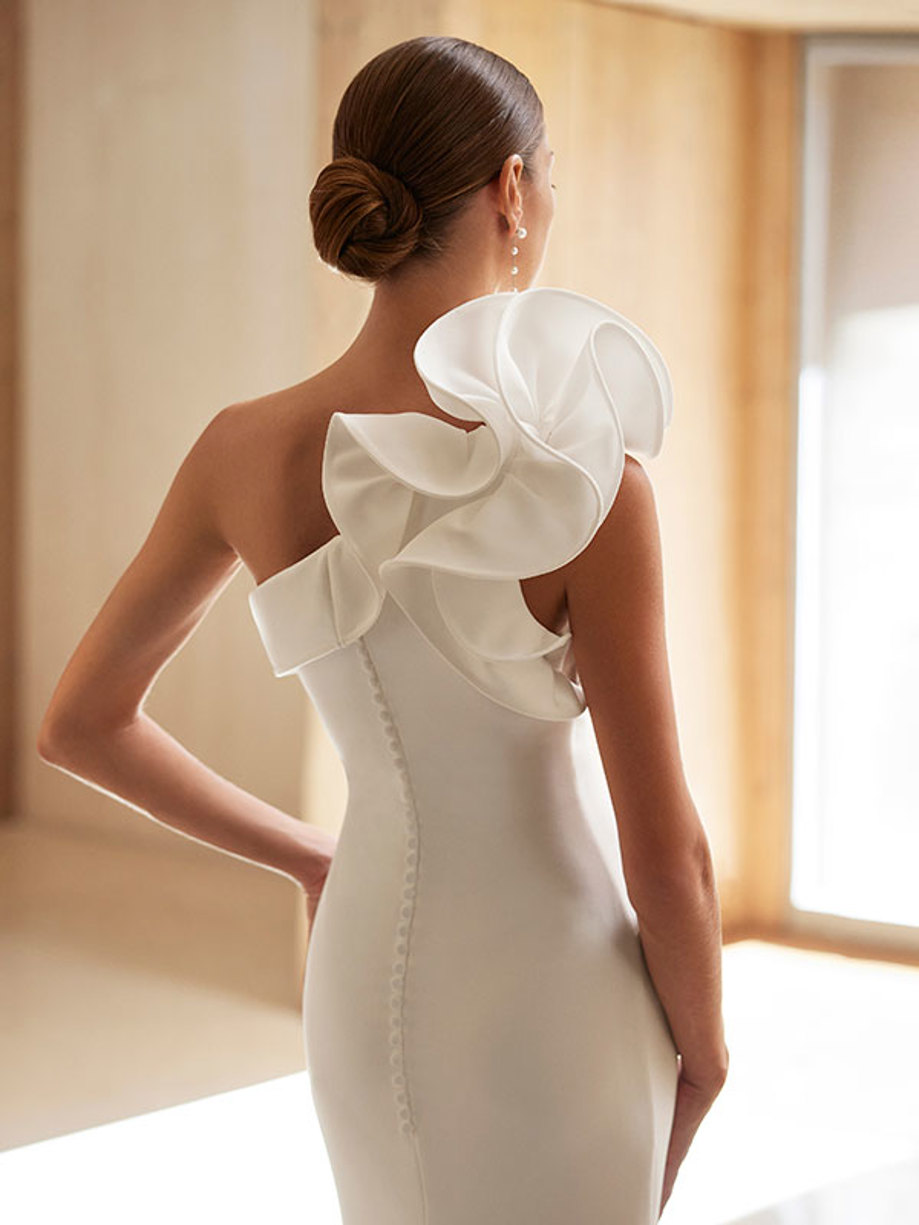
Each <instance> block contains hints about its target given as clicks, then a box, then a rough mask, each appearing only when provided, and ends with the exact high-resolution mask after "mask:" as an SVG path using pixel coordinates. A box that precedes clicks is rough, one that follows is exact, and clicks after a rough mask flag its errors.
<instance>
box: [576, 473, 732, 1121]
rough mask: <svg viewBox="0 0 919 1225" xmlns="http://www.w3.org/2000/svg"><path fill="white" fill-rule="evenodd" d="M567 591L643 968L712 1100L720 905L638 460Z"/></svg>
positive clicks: (720, 1036) (717, 1074)
mask: <svg viewBox="0 0 919 1225" xmlns="http://www.w3.org/2000/svg"><path fill="white" fill-rule="evenodd" d="M565 591H566V599H567V604H568V616H569V623H570V627H571V635H572V647H573V651H574V656H575V661H576V665H577V669H578V675H579V677H580V680H581V684H582V686H583V689H584V696H585V698H586V700H587V704H588V706H589V708H590V713H591V718H592V720H593V724H594V727H595V729H596V733H597V743H598V746H599V749H600V755H601V757H602V760H603V766H604V770H605V773H606V777H607V781H608V784H609V789H610V795H611V797H612V801H613V807H614V809H615V813H616V821H617V826H618V831H619V843H620V847H621V852H622V864H623V873H624V876H625V879H626V886H627V888H628V892H629V898H630V900H631V903H632V905H633V907H634V909H635V912H636V914H637V916H638V923H639V930H640V936H641V944H642V949H643V952H644V956H645V961H646V964H647V966H648V970H649V972H650V974H651V977H652V979H653V982H654V985H655V988H656V990H657V994H658V996H659V997H660V1000H661V1003H662V1004H663V1006H664V1010H665V1012H666V1014H667V1017H668V1020H669V1023H670V1029H671V1032H672V1034H673V1038H674V1042H675V1043H676V1047H677V1050H678V1051H679V1052H680V1056H681V1065H682V1074H683V1076H684V1077H686V1078H687V1079H688V1080H691V1081H692V1082H693V1083H694V1084H696V1085H698V1086H700V1087H704V1088H705V1089H706V1090H711V1093H712V1097H714V1095H715V1093H716V1092H717V1090H718V1088H719V1087H720V1085H721V1083H722V1082H723V1080H724V1078H725V1076H726V1073H727V1059H728V1055H727V1049H726V1045H725V1039H724V1028H723V1022H722V1015H721V923H720V908H719V902H718V894H717V889H716V885H715V877H714V871H713V867H712V860H711V853H710V849H709V844H708V840H707V837H706V834H705V830H704V828H703V826H702V822H701V820H700V818H699V814H698V812H697V811H696V808H695V805H694V804H693V801H692V798H691V796H690V794H689V788H688V786H687V783H686V779H685V776H684V773H683V766H682V761H681V757H680V749H679V742H678V736H677V727H676V717H675V712H674V705H673V697H672V692H671V682H670V672H669V664H668V659H667V648H666V642H665V623H664V603H663V577H662V570H661V549H660V538H659V529H658V521H657V511H656V507H655V502H654V493H653V488H652V486H651V482H650V481H649V479H648V476H647V474H646V472H645V470H644V468H643V467H642V465H641V464H640V463H639V462H638V460H636V459H633V458H632V457H631V456H626V460H625V469H624V472H623V475H622V482H621V485H620V487H619V491H618V493H617V496H616V500H615V502H614V504H613V507H612V509H611V510H610V512H609V514H608V515H607V517H606V519H605V521H604V522H603V524H602V525H601V526H600V528H599V529H598V530H597V532H596V534H595V536H594V538H593V539H592V540H591V542H590V544H589V545H588V546H587V547H586V548H585V549H584V550H582V552H581V553H580V554H579V555H578V556H577V557H576V558H574V559H573V561H571V562H569V563H568V565H567V567H566V568H565Z"/></svg>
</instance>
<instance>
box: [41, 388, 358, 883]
mask: <svg viewBox="0 0 919 1225" xmlns="http://www.w3.org/2000/svg"><path fill="white" fill-rule="evenodd" d="M232 411H233V410H232V408H229V409H223V410H222V411H221V412H220V413H218V414H217V415H216V416H215V417H214V418H213V419H212V420H211V421H210V423H209V424H208V425H207V426H206V427H205V429H204V431H203V432H202V433H201V435H200V436H199V437H198V439H197V440H196V442H195V444H194V445H193V446H192V448H191V450H190V451H189V453H188V454H187V455H186V457H185V459H184V460H183V461H182V464H181V465H180V467H179V469H178V471H177V473H176V475H175V477H174V478H173V481H172V484H171V485H170V488H169V490H168V492H167V495H166V498H165V500H164V502H163V505H162V507H161V508H160V510H159V513H158V514H157V516H156V518H155V520H154V523H153V526H152V527H151V529H150V532H149V534H148V536H147V538H146V540H145V541H144V543H143V545H142V547H141V549H140V551H139V552H138V553H137V555H136V556H135V557H134V559H133V561H132V562H131V564H130V565H129V566H128V568H127V570H126V571H125V572H124V574H123V575H122V576H121V578H120V579H119V580H118V582H117V583H116V585H115V587H114V588H113V589H112V591H111V593H110V595H109V596H108V598H107V599H106V601H105V603H104V604H103V605H102V608H101V609H100V611H99V613H98V615H97V616H96V618H95V619H94V621H93V622H92V624H91V625H90V627H89V629H88V630H87V631H86V633H85V634H84V636H83V638H82V640H81V641H80V643H79V645H78V646H77V648H76V650H75V651H74V653H73V655H72V657H71V659H70V661H69V662H68V664H67V667H66V668H65V670H64V672H63V674H62V676H61V678H60V680H59V681H58V684H57V687H56V688H55V691H54V694H53V696H52V698H51V702H50V704H49V706H48V708H47V711H46V712H45V715H44V719H43V721H42V725H41V730H40V732H39V735H38V746H37V747H38V752H39V754H40V755H41V756H42V757H43V758H44V760H46V761H48V762H50V763H51V764H52V765H55V766H57V767H59V768H60V769H62V770H64V771H66V772H67V773H70V774H73V775H74V776H76V777H77V778H80V779H81V780H82V781H84V782H86V783H88V784H90V785H91V786H94V787H96V788H98V790H100V791H103V792H106V793H108V794H110V795H113V796H115V797H116V798H117V799H119V800H122V801H123V802H124V803H125V804H127V805H129V806H130V807H132V808H135V809H137V810H138V811H139V812H142V813H144V814H145V815H146V816H149V817H152V818H153V819H154V820H156V821H158V822H160V823H161V824H163V825H167V826H169V827H170V828H172V829H175V830H177V831H178V832H180V833H182V834H185V835H187V836H189V837H191V838H194V839H196V840H198V841H201V842H205V843H207V844H208V845H210V846H214V847H218V848H219V849H220V850H223V851H226V852H228V853H229V854H232V855H235V856H238V857H240V858H243V859H248V860H252V861H254V862H255V863H259V864H262V865H263V866H265V867H267V868H270V869H272V870H274V871H277V872H280V873H282V874H283V875H285V876H288V877H290V878H291V879H292V880H295V881H296V882H297V883H298V884H300V885H301V886H302V887H303V888H304V889H305V890H306V892H307V893H310V894H312V893H313V892H314V891H315V890H318V889H320V888H321V885H322V881H323V880H324V877H325V873H326V871H327V870H328V863H329V857H330V855H331V852H332V850H333V849H334V845H335V839H334V837H333V836H332V835H331V834H329V833H327V832H326V831H324V830H321V829H318V828H317V827H315V826H310V825H308V824H306V823H305V822H303V821H300V820H298V819H297V818H296V817H293V816H291V815H289V814H288V813H284V812H281V811H280V810H279V809H277V808H275V807H273V806H272V805H271V804H267V803H265V802H264V801H263V800H260V799H258V798H257V797H256V796H254V795H251V794H250V793H249V792H247V791H244V790H243V789H242V788H240V787H237V786H236V785H235V784H233V783H231V782H230V781H229V780H227V779H225V778H223V777H221V776H220V775H219V774H217V773H215V772H214V771H213V770H211V769H210V768H209V767H208V766H206V765H204V763H203V762H201V761H199V760H198V759H197V758H196V757H194V756H193V755H192V754H191V753H189V752H188V751H187V750H186V749H185V748H184V747H183V746H182V745H181V744H179V743H178V741H176V740H175V739H174V738H173V737H172V736H170V735H169V734H168V733H167V732H166V731H164V730H163V729H162V728H161V727H160V726H159V725H158V724H156V723H155V722H154V721H153V720H152V719H151V718H149V716H147V715H146V714H145V713H144V710H143V704H144V701H145V699H146V696H147V694H148V693H149V692H150V689H151V688H152V686H153V683H154V681H155V680H156V677H157V675H158V674H159V673H160V671H161V670H162V669H163V668H164V667H165V666H166V664H167V663H168V662H169V660H170V659H171V658H172V657H173V656H174V655H175V654H176V653H177V652H178V651H179V649H180V647H181V646H182V645H183V644H184V643H185V642H186V641H187V640H188V638H189V637H190V636H191V634H192V632H193V631H194V630H195V629H196V627H197V626H198V625H199V624H200V622H201V621H202V620H203V618H204V616H205V614H206V613H207V612H208V611H209V609H210V608H211V607H212V605H213V604H214V602H215V601H216V599H217V597H218V596H219V595H220V593H221V592H222V591H223V589H224V588H225V587H226V585H227V584H228V583H229V581H230V579H231V578H232V577H233V576H234V574H235V573H236V571H237V570H238V569H239V566H240V565H241V562H240V559H239V557H238V556H237V554H236V552H235V550H234V549H233V548H232V546H231V545H230V544H228V543H227V540H226V538H225V534H224V532H223V531H222V529H221V524H220V515H219V510H218V508H219V506H220V504H221V500H220V494H219V491H220V483H221V480H222V479H226V477H225V474H226V473H227V472H228V471H230V470H231V469H232V465H231V462H230V459H231V456H230V449H231V447H232V440H233V436H234V430H233V426H232V417H231V415H230V414H231V413H232Z"/></svg>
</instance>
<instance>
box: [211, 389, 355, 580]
mask: <svg viewBox="0 0 919 1225" xmlns="http://www.w3.org/2000/svg"><path fill="white" fill-rule="evenodd" d="M330 402H331V401H330V396H329V394H328V391H327V389H325V388H324V386H323V384H322V383H321V381H320V380H319V379H318V378H314V379H307V380H306V381H305V382H303V383H298V384H297V385H296V386H293V387H289V388H285V389H283V390H281V391H274V392H270V393H268V394H266V395H262V396H258V397H255V398H253V399H250V400H240V401H237V402H235V403H233V404H229V405H227V406H226V407H225V408H223V409H222V410H221V411H220V412H219V413H218V414H217V415H216V416H215V417H214V418H213V419H212V421H211V422H210V423H209V425H208V427H207V429H206V430H205V433H204V434H203V435H202V437H201V439H200V440H199V442H200V443H201V444H202V445H204V446H205V447H206V449H207V454H208V459H207V468H208V470H209V471H210V472H211V474H212V479H213V483H214V498H213V501H214V505H215V506H216V508H217V509H216V513H217V517H218V520H219V523H220V526H221V534H222V535H223V537H224V539H225V540H226V541H227V542H228V543H229V544H231V545H232V547H233V549H234V550H235V552H236V553H237V555H238V556H239V557H240V558H241V560H242V561H243V562H244V563H245V565H246V567H247V568H248V570H249V571H250V573H251V574H252V576H253V577H254V579H255V581H256V582H261V581H262V579H264V578H265V577H267V576H268V575H269V574H272V573H274V572H275V571H276V570H278V569H281V568H283V567H284V566H286V565H288V564H289V563H290V562H291V561H292V560H295V559H296V558H297V557H299V556H300V555H302V554H305V553H308V552H311V551H312V550H313V549H314V548H315V547H317V545H319V544H321V543H322V542H323V541H324V540H325V539H327V538H328V536H329V535H330V533H331V532H332V531H333V530H334V524H332V522H331V520H330V517H329V513H328V510H327V508H326V506H325V503H324V501H323V497H322V480H321V469H322V451H323V445H324V440H325V433H326V428H327V425H328V419H329V415H330V411H331V410H330V407H329V405H330Z"/></svg>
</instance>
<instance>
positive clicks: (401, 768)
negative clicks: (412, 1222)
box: [357, 638, 418, 1135]
mask: <svg viewBox="0 0 919 1225" xmlns="http://www.w3.org/2000/svg"><path fill="white" fill-rule="evenodd" d="M357 644H358V650H359V652H360V658H361V663H362V665H363V667H364V671H365V673H366V675H367V679H368V681H369V683H370V690H371V696H372V699H373V703H374V705H375V706H376V708H377V712H378V714H379V716H380V722H381V723H382V725H383V730H384V732H385V733H386V742H387V744H388V746H389V750H390V753H391V755H392V760H393V765H394V766H395V769H396V773H397V775H398V778H399V785H400V789H401V791H402V802H403V810H404V814H405V858H404V866H403V875H402V895H401V901H400V904H399V921H398V923H397V924H396V942H395V951H394V954H393V960H392V965H391V968H390V979H389V985H390V996H389V1064H390V1069H391V1071H390V1079H391V1081H392V1088H393V1098H394V1100H395V1105H396V1114H397V1118H398V1122H399V1129H400V1131H401V1132H402V1133H403V1135H411V1134H412V1133H413V1132H414V1130H415V1119H414V1112H413V1109H412V1102H411V1095H410V1093H409V1088H408V1078H407V1076H406V1072H405V976H406V969H407V966H408V957H409V946H410V942H411V921H412V916H413V913H414V904H415V893H416V889H417V879H418V814H417V811H416V809H415V803H414V797H413V795H412V787H411V779H410V776H409V770H408V763H407V761H406V759H405V753H404V750H403V747H402V741H401V738H400V736H399V732H398V729H397V727H396V724H395V720H394V719H393V715H392V711H391V710H390V708H389V704H388V702H387V701H386V695H385V693H384V692H383V685H382V682H381V681H380V676H379V673H378V672H377V670H376V665H375V664H374V662H373V658H372V656H371V655H370V652H369V650H368V649H367V646H366V644H365V642H364V639H363V638H359V639H358V640H357Z"/></svg>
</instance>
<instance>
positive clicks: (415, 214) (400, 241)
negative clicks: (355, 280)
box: [309, 154, 423, 281]
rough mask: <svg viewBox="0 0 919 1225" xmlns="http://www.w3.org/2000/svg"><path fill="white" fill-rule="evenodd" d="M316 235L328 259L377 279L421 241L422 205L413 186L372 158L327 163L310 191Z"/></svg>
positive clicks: (333, 264)
mask: <svg viewBox="0 0 919 1225" xmlns="http://www.w3.org/2000/svg"><path fill="white" fill-rule="evenodd" d="M309 211H310V221H311V222H312V226H313V241H314V242H315V244H316V249H317V251H318V252H319V257H320V259H322V260H323V262H324V263H326V264H329V265H331V267H333V268H337V269H338V270H339V271H340V272H343V273H345V274H346V275H349V276H355V277H359V278H361V279H364V280H371V281H376V280H378V279H379V278H380V277H383V276H385V274H386V273H387V272H389V271H390V270H391V269H393V268H394V267H395V266H396V265H397V264H400V263H401V262H402V260H404V259H405V258H406V257H407V256H409V255H410V254H411V253H412V252H413V251H414V250H415V248H416V246H417V245H418V241H419V238H420V235H421V229H422V220H423V215H422V209H421V206H420V204H419V203H418V200H417V199H416V197H415V195H414V194H413V192H412V191H411V189H410V188H409V186H408V185H407V184H406V183H405V182H403V180H402V179H400V178H398V177H397V176H396V175H394V174H390V172H389V171H387V170H384V169H383V168H382V167H381V166H378V165H376V164H375V163H374V162H371V161H368V160H367V159H366V158H363V157H357V156H354V155H351V154H344V155H342V156H339V157H336V158H334V159H333V160H332V161H331V162H329V163H328V164H327V165H325V166H323V168H322V170H320V172H319V175H318V176H317V178H316V182H315V184H314V185H313V190H312V191H311V192H310V197H309Z"/></svg>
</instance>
